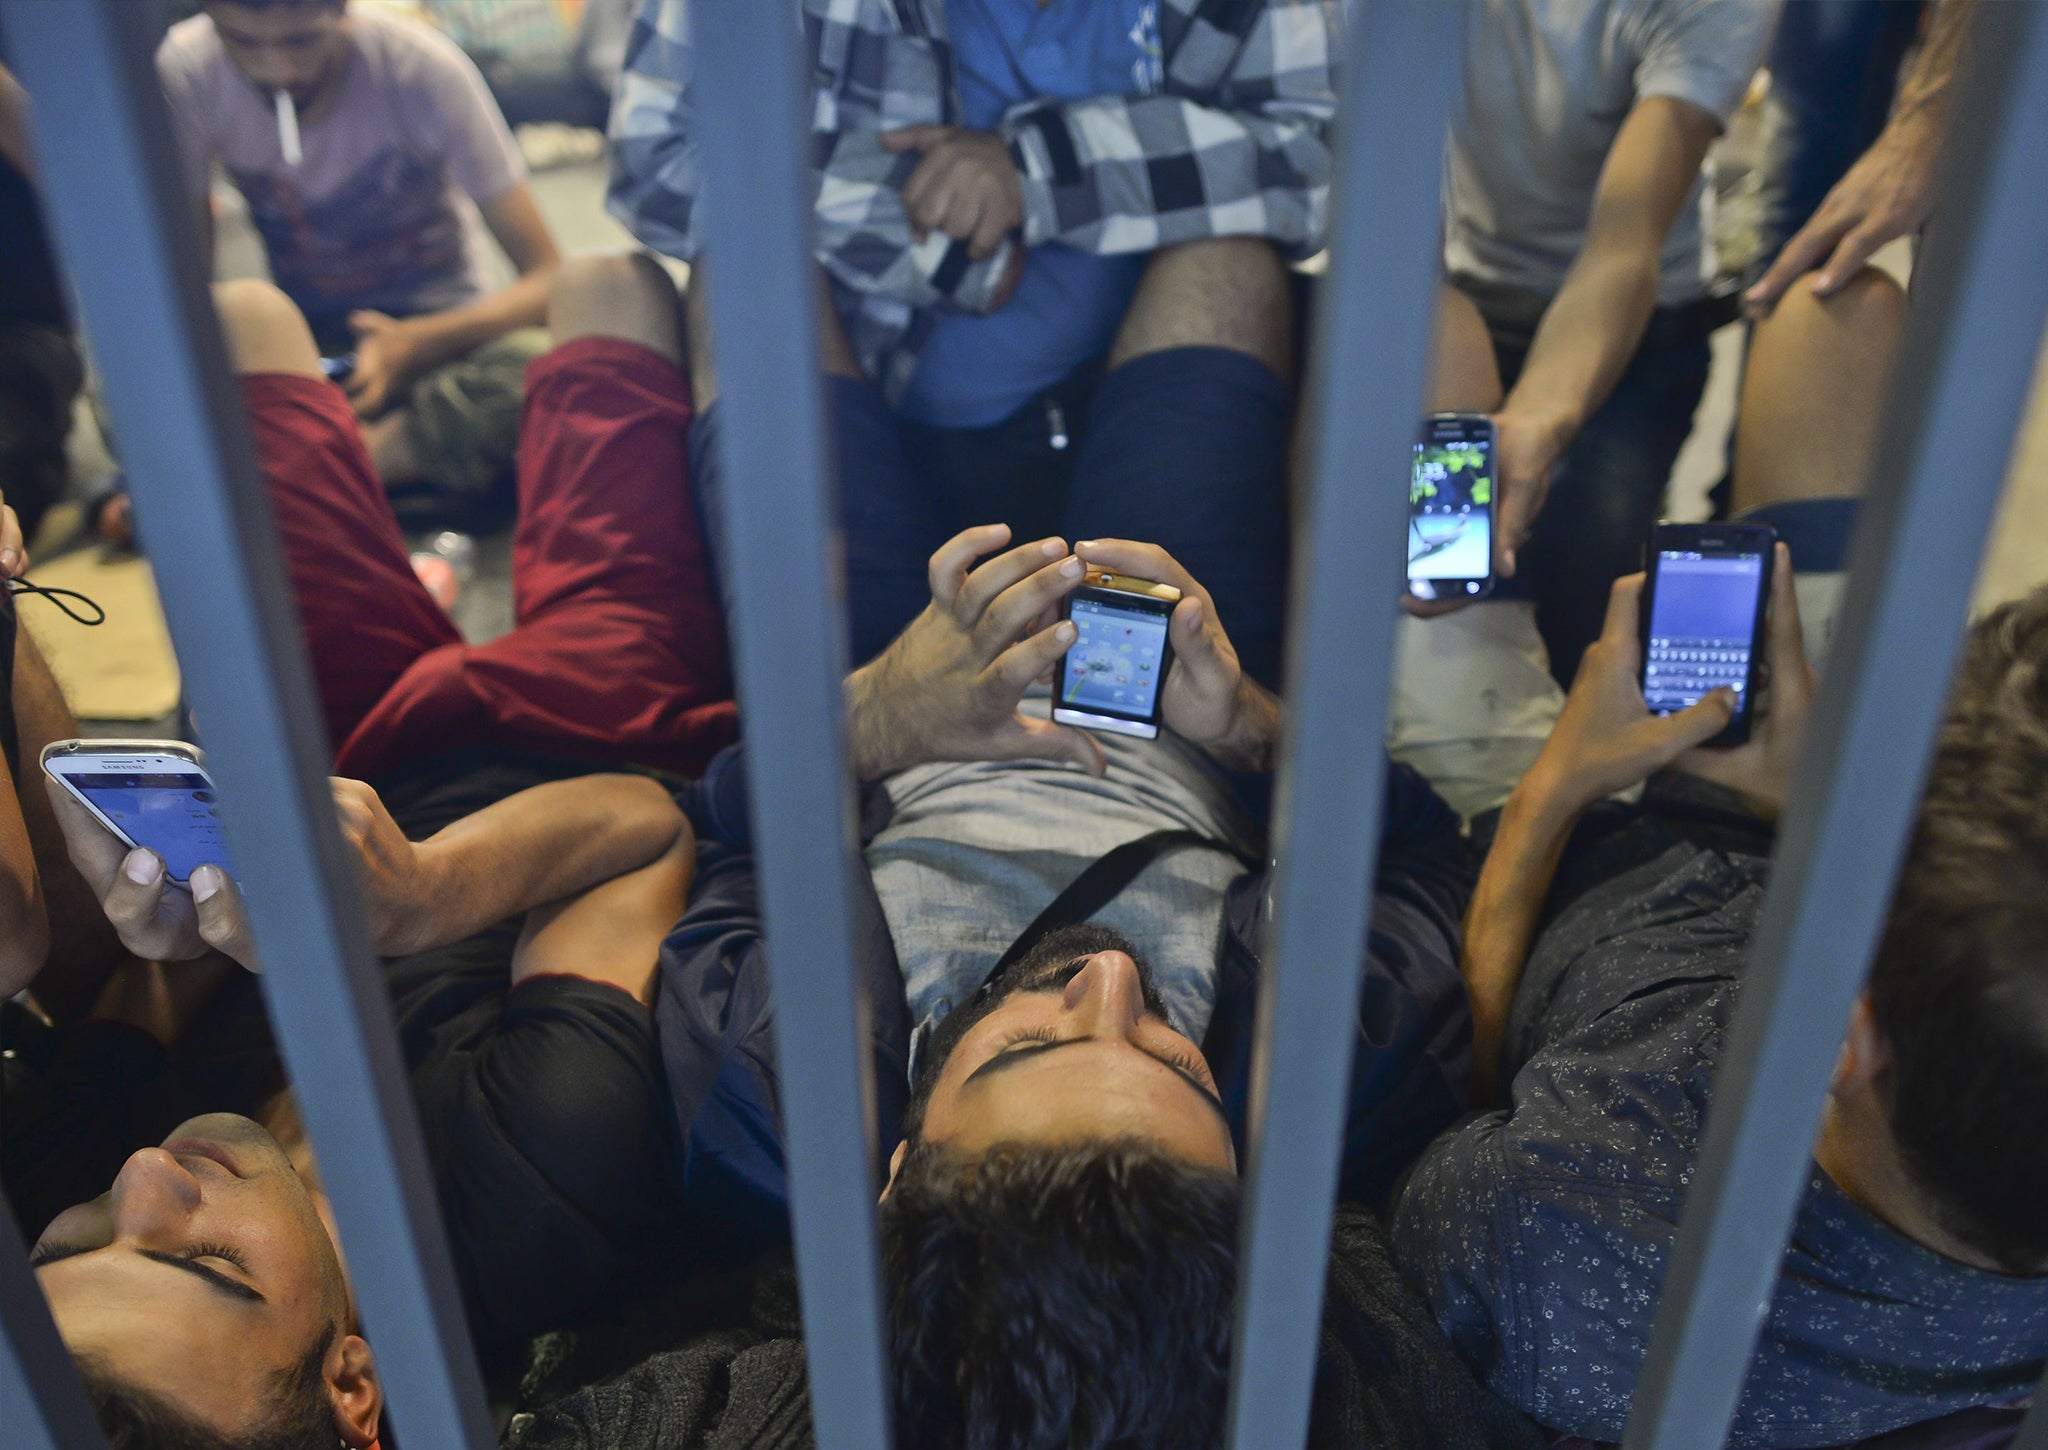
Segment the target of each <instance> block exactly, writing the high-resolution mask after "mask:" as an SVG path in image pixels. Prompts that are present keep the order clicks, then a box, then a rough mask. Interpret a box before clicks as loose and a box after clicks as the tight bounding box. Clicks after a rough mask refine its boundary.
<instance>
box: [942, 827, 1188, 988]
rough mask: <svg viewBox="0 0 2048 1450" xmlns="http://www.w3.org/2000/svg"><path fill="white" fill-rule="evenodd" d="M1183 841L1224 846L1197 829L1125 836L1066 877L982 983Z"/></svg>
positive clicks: (1084, 916)
mask: <svg viewBox="0 0 2048 1450" xmlns="http://www.w3.org/2000/svg"><path fill="white" fill-rule="evenodd" d="M1182 846H1208V847H1210V848H1211V849H1212V850H1227V849H1228V848H1227V847H1224V846H1220V845H1218V843H1217V842H1215V841H1212V840H1210V839H1209V838H1208V837H1207V836H1205V835H1203V834H1202V833H1201V832H1199V831H1154V832H1153V833H1152V834H1151V835H1149V836H1140V837H1138V839H1137V840H1135V841H1126V842H1124V843H1123V845H1121V846H1118V847H1117V848H1116V849H1115V850H1113V851H1111V852H1109V853H1108V854H1107V855H1105V856H1104V857H1103V858H1102V859H1101V860H1099V861H1097V862H1095V864H1093V865H1092V866H1090V867H1089V868H1088V869H1087V870H1086V871H1083V872H1082V873H1081V874H1080V875H1079V876H1076V877H1075V878H1074V879H1073V880H1072V881H1070V882H1068V883H1067V889H1066V890H1064V891H1062V892H1061V893H1060V894H1059V895H1058V896H1055V897H1054V898H1053V899H1052V905H1050V906H1048V907H1046V909H1045V910H1043V911H1041V912H1039V913H1038V915H1037V916H1036V917H1034V918H1033V919H1032V922H1031V925H1029V926H1027V927H1025V928H1024V934H1023V935H1022V936H1020V937H1018V938H1017V939H1016V940H1015V941H1013V942H1011V943H1010V949H1009V950H1008V951H1006V952H1004V953H1003V955H1002V957H1001V958H1000V959H999V960H998V961H997V962H996V964H995V965H994V966H993V967H990V968H989V972H988V976H987V977H986V978H985V979H984V980H983V983H982V985H984V986H986V985H987V984H988V983H989V982H993V981H994V980H995V979H996V978H998V977H1000V976H1001V975H1002V974H1003V973H1004V972H1005V971H1007V970H1008V969H1009V968H1010V967H1011V966H1013V965H1015V964H1016V963H1017V962H1018V961H1019V960H1021V959H1022V958H1023V957H1024V956H1025V955H1026V954H1027V953H1029V952H1030V950H1031V949H1032V948H1033V947H1035V946H1037V945H1038V944H1039V943H1040V942H1041V941H1043V940H1045V938H1046V937H1047V936H1049V935H1051V934H1052V933H1053V932H1055V931H1058V930H1059V929H1060V928H1061V927H1063V926H1076V925H1079V924H1080V923H1081V922H1084V921H1086V920H1088V919H1089V918H1090V917H1092V916H1094V915H1095V914H1096V913H1097V912H1099V911H1101V910H1102V908H1103V907H1105V906H1107V905H1109V904H1110V902H1112V901H1114V900H1116V898H1117V895H1118V893H1119V892H1121V891H1122V890H1123V889H1124V888H1125V887H1126V886H1129V885H1130V884H1131V883H1132V882H1133V881H1135V880H1137V879H1138V873H1139V872H1141V871H1143V870H1144V869H1145V868H1146V867H1147V866H1150V865H1151V864H1152V863H1153V862H1154V861H1157V860H1158V859H1159V858H1160V857H1161V856H1164V855H1165V854H1166V853H1167V852H1168V851H1177V850H1179V849H1180V848H1181V847H1182Z"/></svg>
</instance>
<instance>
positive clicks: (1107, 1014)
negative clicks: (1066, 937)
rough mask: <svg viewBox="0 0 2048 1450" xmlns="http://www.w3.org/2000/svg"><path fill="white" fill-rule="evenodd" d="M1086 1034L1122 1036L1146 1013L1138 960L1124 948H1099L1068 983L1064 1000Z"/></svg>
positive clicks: (1066, 1006) (1066, 1007)
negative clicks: (1099, 950) (1100, 950)
mask: <svg viewBox="0 0 2048 1450" xmlns="http://www.w3.org/2000/svg"><path fill="white" fill-rule="evenodd" d="M1061 1005H1062V1007H1063V1008H1064V1009H1065V1011H1066V1012H1067V1013H1068V1014H1069V1015H1070V1016H1071V1017H1072V1018H1073V1019H1074V1023H1075V1026H1077V1027H1078V1028H1079V1029H1080V1030H1081V1032H1082V1033H1083V1034H1085V1035H1086V1036H1089V1037H1122V1036H1125V1035H1127V1034H1128V1033H1129V1032H1130V1031H1131V1029H1132V1028H1134V1027H1136V1026H1137V1025H1138V1022H1139V1020H1140V1019H1141V1018H1142V1017H1144V1015H1145V989H1144V986H1143V984H1142V983H1141V982H1140V980H1139V978H1138V964H1137V963H1136V962H1134V961H1132V960H1131V958H1130V956H1129V955H1128V954H1127V953H1124V952H1115V951H1111V952H1097V953H1095V954H1094V955H1093V956H1091V957H1089V958H1088V960H1087V961H1086V962H1085V963H1084V964H1083V965H1082V967H1081V970H1080V971H1078V972H1076V973H1075V974H1074V976H1073V978H1072V980H1070V981H1069V982H1068V983H1067V990H1066V995H1065V997H1064V999H1063V1000H1062V1003H1061Z"/></svg>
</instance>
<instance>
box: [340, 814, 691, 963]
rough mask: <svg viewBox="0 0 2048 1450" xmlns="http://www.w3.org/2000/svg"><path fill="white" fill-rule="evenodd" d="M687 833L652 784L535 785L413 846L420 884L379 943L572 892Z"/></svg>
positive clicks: (422, 940)
mask: <svg viewBox="0 0 2048 1450" xmlns="http://www.w3.org/2000/svg"><path fill="white" fill-rule="evenodd" d="M683 830H684V822H683V817H682V812H680V811H679V810H677V809H676V804H675V801H674V800H673V799H672V798H671V797H670V796H669V793H668V791H667V790H666V789H664V788H663V787H662V786H661V785H659V784H658V783H656V782H655V781H652V780H649V779H647V778H646V777H644V776H637V775H586V776H579V777H577V778H575V779H573V780H562V781H552V782H549V783H548V784H546V785H539V786H534V787H533V788H532V789H530V790H523V791H521V792H519V794H517V795H514V796H508V797H507V798H506V799H504V800H502V801H499V802H498V803H497V804H495V805H492V806H488V807H486V808H485V809H483V810H481V811H478V812H476V813H475V814H473V815H469V816H465V817H464V818H463V819H461V820H459V821H457V822H455V823H454V824H453V825H451V826H449V827H448V828H447V829H445V830H443V831H441V832H439V833H438V834H436V835H434V836H432V837H430V838H429V839H428V840H426V841H423V842H421V843H420V846H419V875H420V882H419V885H420V888H421V889H420V890H419V891H418V892H417V893H416V895H415V899H414V901H413V903H412V906H411V908H410V909H409V910H407V911H404V912H402V913H399V915H398V918H397V919H396V920H395V921H394V922H393V923H392V927H391V929H390V930H389V931H388V932H386V933H385V934H384V938H385V939H384V940H382V941H380V943H379V949H380V950H382V951H383V952H384V953H385V954H386V955H391V956H397V955H404V954H408V953H411V952H419V951H426V950H429V949H431V948H433V947H436V946H443V945H446V944H447V943H449V942H454V941H461V940H463V939H464V938H465V937H469V936H473V935H475V934H476V933H477V932H479V931H482V930H483V929H484V928H485V927H488V926H491V925H493V924H495V923H497V922H500V921H504V920H507V919H508V918H511V917H514V916H518V915H520V914H521V913H523V912H527V911H531V910H532V909H533V908H535V907H538V906H544V905H546V904H548V903H549V902H555V901H560V900H562V899H564V898H565V897H570V896H574V895H577V894H578V893H580V892H583V891H587V890H589V889H590V888H591V887H593V886H596V885H598V884H600V883H602V882H605V881H609V880H611V879H612V878H613V877H616V876H622V875H624V874H626V873H627V872H629V871H637V870H638V869H639V868H641V867H642V866H645V865H647V864H648V863H649V862H651V861H653V860H655V859H656V858H658V857H660V856H661V855H662V854H663V853H664V852H666V851H668V850H669V849H670V848H671V847H672V846H673V845H674V844H675V842H676V839H677V837H678V836H679V835H680V834H681V833H682V831H683Z"/></svg>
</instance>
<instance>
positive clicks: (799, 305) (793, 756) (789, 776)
mask: <svg viewBox="0 0 2048 1450" xmlns="http://www.w3.org/2000/svg"><path fill="white" fill-rule="evenodd" d="M690 23H691V24H692V25H693V26H694V27H695V38H696V40H697V42H698V60H697V79H696V83H697V85H698V87H699V88H700V89H701V90H702V92H703V105H702V106H701V107H700V108H699V110H698V116H699V118H700V122H701V128H702V137H701V140H702V145H703V153H704V197H705V200H704V207H703V217H704V227H705V237H706V255H707V256H708V257H709V259H710V261H709V266H708V268H707V269H706V272H705V274H704V275H705V276H706V277H707V278H708V280H709V283H710V287H711V297H710V301H711V317H712V342H713V346H714V348H715V349H716V357H717V366H718V386H719V402H718V406H719V408H720V409H721V410H722V412H723V414H724V419H723V423H722V425H721V428H720V432H719V437H720V439H721V441H722V445H723V447H724V450H725V452H724V460H723V461H724V465H725V477H726V483H725V494H724V496H725V499H726V501H727V502H726V525H725V526H726V530H727V539H726V557H727V559H729V560H730V561H731V568H730V571H729V573H730V580H731V584H732V592H733V595H734V599H733V618H732V631H733V636H734V640H733V643H734V656H735V659H734V663H735V667H736V668H735V674H736V676H737V679H738V684H739V700H740V707H741V708H740V713H741V718H742V719H744V720H745V722H746V732H747V788H748V791H749V794H750V799H751V802H752V807H753V822H754V839H755V843H756V848H757V852H756V854H757V856H758V860H759V870H760V880H761V897H762V904H763V907H764V910H765V916H766V922H767V940H768V943H769V951H770V963H771V972H772V976H773V982H774V990H775V1021H776V1061H777V1063H778V1064H779V1070H780V1074H781V1084H782V1101H783V1121H784V1132H785V1135H786V1141H787V1153H788V1162H789V1180H790V1200H791V1217H792V1219H793V1223H794V1228H795V1233H796V1260H797V1272H798V1275H799V1278H800V1282H801V1284H802V1287H803V1314H804V1334H805V1337H806V1339H807V1341H808V1352H809V1357H810V1371H811V1411H812V1415H813V1418H814V1419H815V1421H816V1424H817V1430H818V1443H819V1444H820V1445H821V1446H824V1447H826V1450H833V1447H846V1450H869V1447H874V1446H880V1445H887V1444H889V1443H891V1439H890V1432H889V1423H890V1400H889V1397H888V1394H887V1391H886V1385H887V1377H886V1371H885V1356H886V1351H885V1349H884V1347H883V1343H882V1297H881V1287H880V1280H879V1277H878V1265H879V1260H878V1257H877V1250H876V1239H875V1195H876V1193H877V1191H878V1190H879V1186H880V1185H879V1184H877V1183H876V1182H875V1178H874V1167H873V1165H874V1163H875V1161H876V1157H875V1111H874V1084H873V1082H872V1080H871V1078H870V1075H869V1072H868V1064H867V1053H866V1051H865V1044H866V1042H867V1040H868V1003H867V1000H866V997H865V996H864V995H863V994H862V993H861V992H860V991H859V990H858V989H857V986H856V978H855V976H854V970H853V955H852V943H853V908H852V902H853V896H852V876H851V874H850V873H851V871H852V869H853V866H854V862H855V859H856V858H855V831H854V815H853V795H852V791H851V789H850V785H849V780H848V776H847V769H846V764H845V760H846V754H845V748H844V746H845V742H844V740H843V733H844V732H843V728H842V727H843V721H842V715H843V712H844V708H845V706H844V702H843V699H842V696H841V689H840V681H841V679H842V678H843V677H844V675H845V673H846V629H845V607H844V603H843V600H842V598H841V582H840V581H841V580H842V578H843V576H844V570H843V569H842V567H841V563H840V541H839V538H838V535H837V527H836V524H835V521H834V510H833V508H832V505H831V493H830V486H829V477H830V475H829V473H828V471H827V466H826V459H825V444H824V437H825V434H824V395H823V387H822V384H821V383H820V381H819V368H818V356H819V354H818V348H817V334H816V319H815V317H814V315H813V313H812V310H811V309H812V307H813V306H814V305H815V304H814V300H813V299H814V298H815V296H816V292H815V288H816V278H815V275H814V269H813V263H812V261H811V247H810V235H811V181H810V161H809V151H808V147H807V141H808V139H809V138H808V133H807V131H806V130H805V127H804V116H805V106H804V103H805V100H806V96H807V90H806V76H805V68H804V62H803V56H802V49H801V43H802V39H801V32H800V31H799V29H798V27H797V25H796V23H795V17H794V16H793V15H792V14H791V11H790V7H789V6H788V5H782V4H760V3H756V0H713V3H709V4H700V5H695V6H692V7H691V10H690Z"/></svg>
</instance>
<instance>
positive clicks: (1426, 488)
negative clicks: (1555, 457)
mask: <svg viewBox="0 0 2048 1450" xmlns="http://www.w3.org/2000/svg"><path fill="white" fill-rule="evenodd" d="M1493 442H1494V437H1493V424H1492V423H1491V422H1490V421H1489V420H1487V419H1486V418H1484V417H1480V416H1476V415H1474V416H1467V415H1464V414H1438V415H1436V416H1434V417H1431V418H1425V419H1424V420H1423V424H1422V434H1421V436H1420V437H1419V438H1418V439H1417V440H1416V443H1415V468H1414V472H1413V474H1412V475H1411V476H1410V478H1409V481H1408V592H1409V593H1411V594H1413V595H1414V596H1415V597H1416V598H1417V599H1454V598H1466V599H1471V598H1476V597H1478V596H1479V595H1482V594H1484V593H1485V592H1486V589H1487V584H1488V581H1489V580H1490V579H1491V578H1492V575H1493V467H1494V464H1493Z"/></svg>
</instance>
